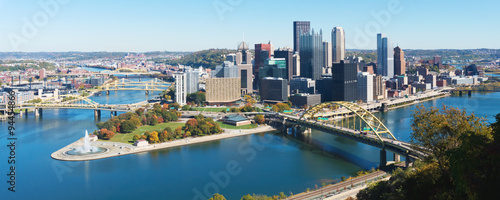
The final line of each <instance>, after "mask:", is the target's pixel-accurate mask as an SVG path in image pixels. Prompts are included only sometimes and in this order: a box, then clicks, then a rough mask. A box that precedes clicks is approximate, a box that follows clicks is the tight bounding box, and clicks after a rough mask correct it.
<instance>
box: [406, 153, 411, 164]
mask: <svg viewBox="0 0 500 200" xmlns="http://www.w3.org/2000/svg"><path fill="white" fill-rule="evenodd" d="M411 163H412V162H411V158H410V155H408V154H406V156H405V167H410V164H411Z"/></svg>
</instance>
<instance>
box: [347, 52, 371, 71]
mask: <svg viewBox="0 0 500 200" xmlns="http://www.w3.org/2000/svg"><path fill="white" fill-rule="evenodd" d="M345 61H346V62H348V63H355V64H356V69H357V70H358V72H361V71H363V70H364V69H365V67H366V62H365V61H364V60H363V58H362V57H359V56H350V57H347V58H346V59H345Z"/></svg>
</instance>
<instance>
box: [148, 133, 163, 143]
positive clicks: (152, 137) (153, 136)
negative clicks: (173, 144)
mask: <svg viewBox="0 0 500 200" xmlns="http://www.w3.org/2000/svg"><path fill="white" fill-rule="evenodd" d="M148 142H149V143H150V144H154V143H158V142H160V139H159V138H158V132H156V131H153V132H152V133H151V134H150V135H149V137H148Z"/></svg>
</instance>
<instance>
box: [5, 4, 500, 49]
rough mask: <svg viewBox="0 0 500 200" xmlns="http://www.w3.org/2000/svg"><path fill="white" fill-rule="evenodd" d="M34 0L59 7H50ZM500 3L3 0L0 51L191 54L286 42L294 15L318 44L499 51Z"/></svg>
mask: <svg viewBox="0 0 500 200" xmlns="http://www.w3.org/2000/svg"><path fill="white" fill-rule="evenodd" d="M40 2H41V3H46V2H56V5H57V6H56V7H54V6H49V9H48V10H47V9H44V6H41V5H40ZM393 5H396V6H393ZM499 6H500V2H499V1H495V0H491V1H490V0H478V1H470V0H440V1H433V0H311V1H304V0H274V1H265V0H179V1H171V0H143V1H138V0H106V1H102V0H101V1H97V0H85V1H83V0H16V1H12V0H0V25H1V26H0V51H130V52H144V51H164V50H167V51H196V50H202V49H208V48H236V46H237V44H238V43H239V42H240V41H241V40H242V39H243V35H244V37H245V41H246V42H248V43H250V45H251V46H253V45H254V44H255V43H263V42H265V43H267V42H268V41H269V40H271V41H272V43H273V44H274V46H275V47H283V46H290V47H292V46H293V42H292V41H293V40H292V39H293V38H292V35H293V34H292V24H293V21H311V26H312V28H314V29H315V30H319V29H323V40H324V41H330V40H331V39H330V38H331V36H330V32H331V29H332V28H333V27H334V26H341V27H344V29H345V32H346V43H347V46H346V48H348V49H354V48H356V49H375V48H376V32H383V33H386V34H387V35H388V36H389V37H390V38H391V39H392V41H393V43H394V45H399V46H401V47H402V48H403V49H444V48H449V49H467V48H497V49H498V48H500V38H499V37H498V35H499V33H500V26H499V24H500V15H498V14H497V9H498V7H499ZM53 8H58V9H53ZM391 8H394V9H391ZM53 10H55V12H51V11H53ZM377 16H382V17H377ZM387 16H389V17H387ZM30 27H31V28H32V29H29V28H30ZM367 27H368V30H367V29H366V28H367ZM23 30H31V31H23Z"/></svg>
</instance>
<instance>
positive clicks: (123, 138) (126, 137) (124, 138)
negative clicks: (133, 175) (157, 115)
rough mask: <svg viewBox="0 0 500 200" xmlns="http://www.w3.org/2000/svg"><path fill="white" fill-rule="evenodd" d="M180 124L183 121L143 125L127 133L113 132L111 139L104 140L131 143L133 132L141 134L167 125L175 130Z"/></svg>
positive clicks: (182, 124) (181, 124) (160, 129)
mask: <svg viewBox="0 0 500 200" xmlns="http://www.w3.org/2000/svg"><path fill="white" fill-rule="evenodd" d="M180 126H184V123H175V122H169V123H162V124H157V125H156V126H150V125H145V126H140V127H138V128H137V129H135V131H134V132H132V133H127V134H122V133H117V134H115V136H114V137H113V138H111V140H105V141H111V142H122V143H127V144H133V143H134V142H133V140H132V138H133V137H134V135H135V134H137V135H142V134H143V133H144V132H146V131H149V132H153V131H162V130H163V129H165V128H167V127H170V128H171V129H172V130H175V129H176V128H177V127H180Z"/></svg>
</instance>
